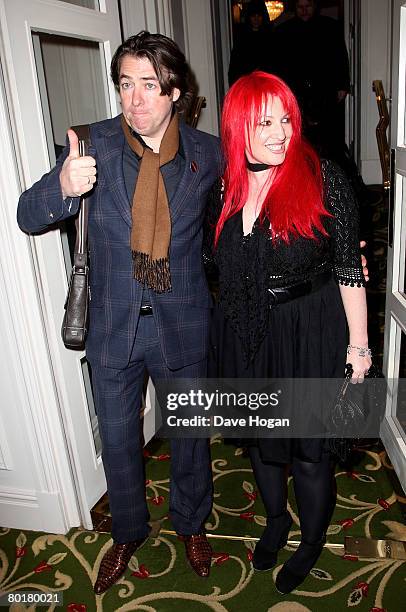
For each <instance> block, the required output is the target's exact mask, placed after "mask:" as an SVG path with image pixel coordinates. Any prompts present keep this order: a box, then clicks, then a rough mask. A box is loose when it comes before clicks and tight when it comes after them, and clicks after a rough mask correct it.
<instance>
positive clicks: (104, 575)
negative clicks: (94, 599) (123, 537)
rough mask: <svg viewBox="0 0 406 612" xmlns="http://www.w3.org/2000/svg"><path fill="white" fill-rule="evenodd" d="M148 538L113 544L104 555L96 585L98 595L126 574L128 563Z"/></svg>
mask: <svg viewBox="0 0 406 612" xmlns="http://www.w3.org/2000/svg"><path fill="white" fill-rule="evenodd" d="M146 539H147V538H143V539H142V540H135V542H127V543H126V544H113V546H111V548H109V549H108V551H107V552H106V554H105V555H104V557H103V559H102V561H101V563H100V568H99V573H98V575H97V580H96V582H95V585H94V592H95V593H96V595H101V594H102V593H104V592H105V591H107V589H109V588H110V587H111V586H112V585H113V584H114V583H115V582H117V580H118V579H119V578H120V577H121V576H122V575H123V574H124V572H125V570H126V569H127V565H128V563H129V561H130V559H131V557H132V556H133V554H134V553H135V551H136V550H137V548H139V547H140V546H141V545H142V544H143V543H144V542H145V541H146Z"/></svg>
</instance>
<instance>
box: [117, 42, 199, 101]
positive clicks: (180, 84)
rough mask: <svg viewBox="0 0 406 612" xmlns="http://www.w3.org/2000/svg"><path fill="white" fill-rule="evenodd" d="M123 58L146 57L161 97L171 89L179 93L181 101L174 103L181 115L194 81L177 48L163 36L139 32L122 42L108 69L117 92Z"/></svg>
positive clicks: (191, 93)
mask: <svg viewBox="0 0 406 612" xmlns="http://www.w3.org/2000/svg"><path fill="white" fill-rule="evenodd" d="M125 55H131V56H133V57H146V58H147V59H148V60H149V61H150V62H151V64H152V66H153V68H154V70H155V72H156V75H157V77H158V81H159V84H160V86H161V90H162V93H161V95H162V96H164V95H167V96H168V95H170V94H171V92H172V90H173V88H174V87H176V88H177V89H179V91H180V97H179V99H178V100H177V101H176V102H175V106H176V109H177V111H178V112H182V111H184V110H185V109H186V108H187V107H188V106H189V104H190V100H191V99H192V97H193V94H194V90H193V79H192V76H191V72H190V68H189V64H188V63H187V61H186V59H185V56H184V55H183V53H182V51H181V50H180V49H179V47H178V45H177V44H176V43H175V42H174V41H173V40H171V39H170V38H168V37H167V36H163V35H162V34H150V33H149V32H146V31H142V32H139V33H138V34H136V35H135V36H130V37H129V38H127V40H125V41H124V42H123V43H122V44H121V45H120V46H119V47H118V49H117V51H116V52H115V54H114V56H113V58H112V60H111V67H110V74H111V78H112V80H113V83H114V85H115V87H116V89H117V90H119V79H120V66H121V60H122V59H123V57H124V56H125Z"/></svg>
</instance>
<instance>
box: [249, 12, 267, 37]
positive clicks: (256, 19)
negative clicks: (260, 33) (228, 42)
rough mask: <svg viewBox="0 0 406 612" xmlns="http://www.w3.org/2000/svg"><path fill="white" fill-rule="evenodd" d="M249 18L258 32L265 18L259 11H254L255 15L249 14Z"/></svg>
mask: <svg viewBox="0 0 406 612" xmlns="http://www.w3.org/2000/svg"><path fill="white" fill-rule="evenodd" d="M249 20H250V24H251V29H252V30H254V32H256V31H257V30H259V29H260V27H261V26H262V22H263V20H264V18H263V16H262V15H260V14H259V13H254V15H250V16H249Z"/></svg>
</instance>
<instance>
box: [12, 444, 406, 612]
mask: <svg viewBox="0 0 406 612" xmlns="http://www.w3.org/2000/svg"><path fill="white" fill-rule="evenodd" d="M211 449H212V465H213V476H214V484H215V503H214V508H213V512H212V514H211V516H210V517H209V520H208V522H207V525H206V527H207V531H208V533H217V534H229V535H233V534H234V535H239V536H241V535H246V536H253V537H258V536H259V535H260V533H261V530H262V526H263V525H264V523H265V516H264V509H263V505H262V502H261V500H260V498H259V496H258V495H257V491H256V486H255V482H254V479H253V476H252V472H251V470H250V465H249V461H248V459H247V458H246V457H245V456H244V454H243V452H242V450H241V449H236V448H235V447H234V446H232V445H226V444H223V442H222V440H221V439H219V438H214V439H213V440H212V442H211ZM146 454H147V455H149V456H148V457H147V459H146V464H147V479H148V480H147V497H148V504H149V507H150V512H151V517H152V519H155V520H157V519H162V517H164V516H165V514H166V512H167V508H168V491H169V461H170V460H169V445H168V443H167V442H163V441H155V442H154V443H153V444H152V445H150V446H149V447H148V450H147V452H146ZM358 456H359V458H360V462H359V464H358V465H356V466H355V467H353V468H352V471H351V472H346V471H345V470H344V469H338V470H337V473H336V478H337V485H338V491H339V497H338V503H337V508H336V511H335V514H334V518H333V521H332V523H331V525H330V529H329V536H328V541H329V542H331V543H343V541H344V536H345V535H362V536H366V537H372V538H383V537H387V538H392V539H397V540H403V541H406V526H405V516H404V513H405V510H406V499H405V497H403V496H402V495H403V494H402V493H401V492H400V487H399V484H398V483H397V481H396V478H395V477H394V472H393V469H392V468H391V466H390V465H389V464H388V460H387V457H386V453H385V451H384V450H382V449H380V448H379V447H377V448H375V449H368V450H362V451H360V453H359V455H358ZM289 488H290V500H291V502H290V510H291V512H292V515H293V517H294V527H293V528H292V530H291V532H290V539H292V540H296V539H298V538H299V534H300V531H299V527H298V517H297V513H296V506H295V504H294V502H293V495H292V491H291V483H290V485H289ZM162 529H163V530H171V529H172V526H171V524H170V522H169V520H168V519H164V520H163V522H162ZM211 542H212V545H213V548H214V550H215V554H214V556H213V561H212V570H211V575H210V577H209V578H208V579H206V580H205V579H200V578H198V577H197V576H196V575H195V574H194V573H193V572H192V571H191V570H190V569H189V567H188V566H187V565H186V563H185V560H184V546H183V543H182V542H180V541H179V540H178V539H177V538H176V536H174V535H171V534H166V533H162V532H161V533H160V534H159V536H158V537H157V538H150V539H149V540H148V542H147V543H146V544H145V545H144V547H143V548H141V549H140V550H139V551H137V553H136V555H134V557H133V558H132V561H131V564H130V568H129V570H127V572H126V573H125V575H124V577H123V578H122V579H121V580H120V582H119V583H118V584H117V585H115V586H113V587H112V588H111V589H110V590H109V591H108V592H107V593H105V594H104V595H102V596H97V597H96V596H95V595H94V594H93V591H92V583H93V582H94V580H95V577H96V575H97V571H98V567H99V564H100V560H101V558H102V556H103V554H104V552H105V551H106V549H107V547H108V546H109V545H110V537H109V535H108V534H98V533H93V532H87V531H82V530H72V531H71V532H70V533H69V534H68V535H66V536H60V535H50V534H41V533H34V532H29V531H18V530H9V529H2V530H0V591H2V590H4V591H16V590H21V589H28V588H34V587H35V588H38V589H40V590H41V591H43V592H51V591H62V592H63V594H64V606H63V609H65V610H69V611H71V612H82V611H85V610H90V611H93V610H105V611H112V612H113V611H114V612H115V611H116V610H143V611H147V612H153V611H156V612H167V611H168V612H169V611H183V610H186V611H188V612H189V611H190V612H194V611H196V612H197V611H203V610H214V611H216V612H223V611H229V612H241V611H244V612H266V611H272V612H282V611H286V612H305V611H308V610H311V611H319V610H320V611H324V610H331V609H333V608H334V609H335V610H345V609H347V608H350V607H356V608H357V610H359V611H360V612H361V611H366V610H374V611H375V612H377V611H378V610H379V609H385V610H387V611H388V612H401V611H402V610H405V609H406V606H405V603H404V602H405V592H406V561H395V560H391V559H387V560H375V559H369V560H368V559H358V560H354V559H344V558H343V557H342V555H343V550H342V549H340V548H339V549H327V548H326V549H325V550H324V551H323V553H322V556H321V557H320V559H319V561H318V563H317V568H315V569H313V570H312V574H311V576H309V577H308V578H307V579H306V581H305V582H304V583H303V584H302V585H301V587H300V590H298V591H297V592H294V593H292V594H290V595H289V596H286V597H281V596H280V595H279V594H278V593H277V592H276V591H275V588H274V577H275V573H276V572H277V570H278V567H279V566H280V564H281V563H283V562H284V561H285V560H286V559H287V557H288V555H289V554H290V553H289V550H293V548H291V549H289V547H287V548H286V549H285V550H283V551H281V553H280V555H279V560H278V565H277V566H276V568H275V569H274V570H272V571H270V572H266V573H263V574H258V573H255V572H254V571H253V569H252V566H251V563H250V557H251V553H252V549H253V543H252V542H250V541H233V540H222V539H212V540H211ZM15 609H17V608H15ZM20 609H25V608H20ZM29 609H30V610H34V609H42V610H44V609H49V610H51V609H53V608H51V607H49V608H44V607H43V608H39V607H37V608H33V607H31V608H29Z"/></svg>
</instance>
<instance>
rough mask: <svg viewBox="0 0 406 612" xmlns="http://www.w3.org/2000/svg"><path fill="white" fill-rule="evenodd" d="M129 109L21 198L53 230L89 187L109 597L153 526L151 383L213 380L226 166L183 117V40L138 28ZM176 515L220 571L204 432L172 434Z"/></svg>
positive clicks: (23, 219) (211, 140)
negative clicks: (205, 228) (147, 415)
mask: <svg viewBox="0 0 406 612" xmlns="http://www.w3.org/2000/svg"><path fill="white" fill-rule="evenodd" d="M111 75H112V79H113V82H114V84H115V86H116V88H117V90H118V91H119V94H120V99H121V105H122V112H123V114H122V116H119V117H116V118H114V119H108V120H106V121H101V122H99V123H95V124H92V125H91V141H92V147H93V148H92V150H91V153H92V155H89V156H86V157H79V149H78V139H77V136H76V134H75V132H73V131H72V130H68V139H69V145H68V146H67V147H66V148H65V150H64V152H63V153H62V155H61V157H60V158H59V159H58V161H57V164H56V166H55V168H53V169H52V170H51V171H50V172H49V173H48V174H46V175H44V176H43V177H42V178H41V179H40V181H38V182H37V183H35V184H34V185H33V186H32V187H31V188H30V189H28V190H27V191H26V192H25V193H23V194H22V196H21V198H20V202H19V207H18V223H19V225H20V227H21V229H23V230H24V231H26V232H38V231H42V230H43V229H44V228H46V227H47V226H49V225H52V224H53V223H55V222H59V221H62V220H63V219H66V218H68V217H70V216H73V215H75V214H76V213H77V211H78V207H79V202H80V196H81V195H83V194H85V193H89V250H90V260H91V268H90V270H91V272H90V274H91V276H90V287H91V301H90V321H89V335H88V338H87V341H86V354H87V359H88V361H89V362H90V364H91V367H92V381H93V389H94V394H95V402H96V408H97V415H98V420H99V427H100V433H101V438H102V448H103V464H104V468H105V473H106V478H107V486H108V495H109V502H110V508H111V514H112V524H113V527H112V537H113V546H112V547H111V548H110V549H109V551H108V552H107V553H106V555H105V556H104V558H103V560H102V562H101V566H100V570H99V575H98V578H97V580H96V583H95V592H96V593H98V594H100V593H103V592H104V591H105V590H107V589H108V588H109V587H110V586H111V585H112V584H114V583H115V582H116V581H117V580H118V579H119V578H120V576H121V575H122V574H123V572H124V571H125V569H126V567H127V565H128V562H129V560H130V558H131V556H132V554H133V553H134V552H135V550H136V549H137V548H138V547H139V546H140V545H141V544H142V543H143V542H144V541H145V539H146V538H147V537H148V533H149V529H150V528H149V525H148V519H149V514H148V510H147V506H146V501H145V488H144V465H143V457H142V442H141V432H140V414H139V410H140V406H141V396H142V390H143V382H144V374H145V370H147V371H148V373H149V375H150V376H151V378H152V380H153V381H154V380H158V379H170V378H174V377H179V378H198V377H204V376H205V373H206V354H207V342H208V322H209V309H210V305H211V298H210V295H209V291H208V288H207V283H206V280H205V276H204V270H203V265H202V257H201V247H202V221H203V217H204V208H205V200H206V196H207V193H208V191H209V189H210V187H211V185H212V184H213V182H214V181H215V179H216V177H217V176H218V174H219V172H220V152H219V144H218V139H217V138H215V137H214V136H210V135H208V134H205V133H203V132H199V131H197V130H195V129H192V128H190V127H188V126H186V125H185V124H184V123H182V122H179V123H178V113H177V112H176V111H177V110H181V109H182V104H184V103H185V102H187V101H188V98H189V97H190V91H189V69H188V66H187V64H186V61H185V58H184V56H183V54H182V53H181V51H180V50H179V48H178V47H177V46H176V44H175V43H174V42H173V41H172V40H170V39H169V38H166V37H165V36H161V35H159V34H149V33H148V32H140V33H139V34H138V35H136V36H132V37H130V38H129V39H128V40H127V41H125V42H124V43H123V44H122V45H121V46H120V47H119V48H118V49H117V51H116V53H115V55H114V57H113V60H112V65H111ZM171 444H172V447H171V460H172V461H171V500H170V516H171V520H172V522H173V524H174V527H175V529H176V531H177V532H178V534H179V535H181V536H182V539H183V541H184V543H185V548H186V555H187V558H188V560H189V562H190V564H191V566H192V568H193V569H194V570H195V571H196V573H197V574H198V575H200V576H207V575H208V573H209V567H210V559H211V549H210V546H209V544H208V542H207V539H206V536H205V534H204V531H203V524H204V520H205V518H206V517H207V515H208V513H209V512H210V509H211V504H212V480H211V470H210V456H209V448H208V443H207V440H196V439H180V440H172V443H171Z"/></svg>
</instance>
